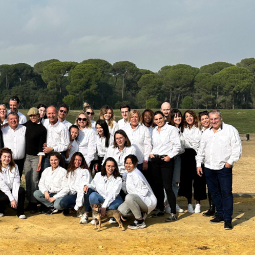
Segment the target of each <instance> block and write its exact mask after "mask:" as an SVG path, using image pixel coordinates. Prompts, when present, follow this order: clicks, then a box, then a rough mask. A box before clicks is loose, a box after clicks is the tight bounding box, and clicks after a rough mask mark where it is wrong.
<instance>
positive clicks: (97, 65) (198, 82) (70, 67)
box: [0, 58, 255, 109]
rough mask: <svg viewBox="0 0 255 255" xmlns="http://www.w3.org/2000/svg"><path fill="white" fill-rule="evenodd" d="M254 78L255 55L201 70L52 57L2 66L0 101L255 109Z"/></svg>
mask: <svg viewBox="0 0 255 255" xmlns="http://www.w3.org/2000/svg"><path fill="white" fill-rule="evenodd" d="M254 77H255V58H246V59H243V60H241V61H240V62H239V63H237V64H236V65H233V64H231V63H226V62H215V63H212V64H208V65H204V66H201V67H200V68H196V67H192V66H190V65H186V64H177V65H172V66H170V65H169V66H164V67H162V68H161V69H160V70H159V71H158V72H152V71H150V70H146V69H139V68H138V67H137V66H136V65H135V64H134V63H132V62H129V61H119V62H116V63H114V64H110V63H109V62H107V61H106V60H102V59H87V60H84V61H82V62H81V63H77V62H71V61H59V60H57V59H50V60H46V61H40V62H38V63H36V64H35V65H34V66H33V67H32V66H30V65H28V64H26V63H18V64H13V65H7V64H4V65H0V89H1V94H0V103H8V102H9V98H10V96H13V95H17V96H19V98H20V99H21V102H22V107H23V108H26V109H27V108H29V107H31V106H35V105H37V104H39V103H43V104H46V105H51V104H54V105H59V104H61V103H62V102H64V103H67V104H68V105H70V107H71V108H72V109H80V108H81V106H82V104H83V102H84V101H86V102H88V103H90V104H91V105H93V106H94V108H95V109H99V108H101V107H102V106H103V105H105V104H109V105H111V106H113V107H114V108H118V107H119V105H121V104H123V103H125V104H129V105H130V106H131V107H132V108H157V107H159V106H160V104H161V103H162V102H164V101H168V102H170V104H171V105H172V107H174V108H182V109H185V108H203V109H204V108H205V109H207V108H219V109H220V108H222V109H230V108H232V109H234V108H255V83H254Z"/></svg>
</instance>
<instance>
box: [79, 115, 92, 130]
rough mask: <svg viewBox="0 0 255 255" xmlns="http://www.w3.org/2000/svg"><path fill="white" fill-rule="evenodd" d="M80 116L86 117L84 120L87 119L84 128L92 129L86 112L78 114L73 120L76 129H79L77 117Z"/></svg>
mask: <svg viewBox="0 0 255 255" xmlns="http://www.w3.org/2000/svg"><path fill="white" fill-rule="evenodd" d="M81 114H83V115H85V117H86V119H87V124H86V126H85V128H88V129H90V128H92V125H91V121H90V118H89V116H88V114H87V113H86V112H80V113H79V114H78V115H77V117H76V119H75V125H77V126H78V128H79V129H80V125H79V124H78V118H79V116H80V115H81Z"/></svg>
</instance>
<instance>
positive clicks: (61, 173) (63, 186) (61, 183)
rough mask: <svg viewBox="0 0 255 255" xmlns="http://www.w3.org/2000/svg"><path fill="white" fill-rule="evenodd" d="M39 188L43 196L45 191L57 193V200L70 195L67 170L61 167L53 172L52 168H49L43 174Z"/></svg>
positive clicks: (55, 196)
mask: <svg viewBox="0 0 255 255" xmlns="http://www.w3.org/2000/svg"><path fill="white" fill-rule="evenodd" d="M38 186H39V190H40V191H41V192H42V193H43V194H44V192H45V191H48V192H49V193H56V194H55V195H54V196H53V197H54V198H55V199H57V198H60V197H64V196H65V195H67V194H68V184H67V178H66V169H64V168H63V167H60V166H59V167H57V168H56V169H55V170H52V167H51V166H50V167H47V168H46V169H45V170H44V171H43V172H42V176H41V179H40V181H39V185H38Z"/></svg>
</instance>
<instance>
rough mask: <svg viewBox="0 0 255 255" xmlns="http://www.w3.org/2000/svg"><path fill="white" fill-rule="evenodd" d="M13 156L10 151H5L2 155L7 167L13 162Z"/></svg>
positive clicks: (3, 162) (2, 160) (3, 163)
mask: <svg viewBox="0 0 255 255" xmlns="http://www.w3.org/2000/svg"><path fill="white" fill-rule="evenodd" d="M11 159H12V156H11V154H10V153H7V152H4V153H3V154H2V156H1V162H2V166H3V167H7V166H8V165H9V164H10V162H11Z"/></svg>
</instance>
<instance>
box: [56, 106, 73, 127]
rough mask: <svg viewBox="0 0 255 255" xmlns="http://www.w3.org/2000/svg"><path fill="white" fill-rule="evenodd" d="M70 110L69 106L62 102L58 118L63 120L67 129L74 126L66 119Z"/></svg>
mask: <svg viewBox="0 0 255 255" xmlns="http://www.w3.org/2000/svg"><path fill="white" fill-rule="evenodd" d="M68 112H69V106H68V105H67V104H61V105H60V106H59V110H58V120H59V121H60V122H62V123H63V124H64V125H65V126H66V127H67V129H69V128H70V127H71V126H72V124H71V123H70V122H69V121H67V120H66V116H67V114H68Z"/></svg>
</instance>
